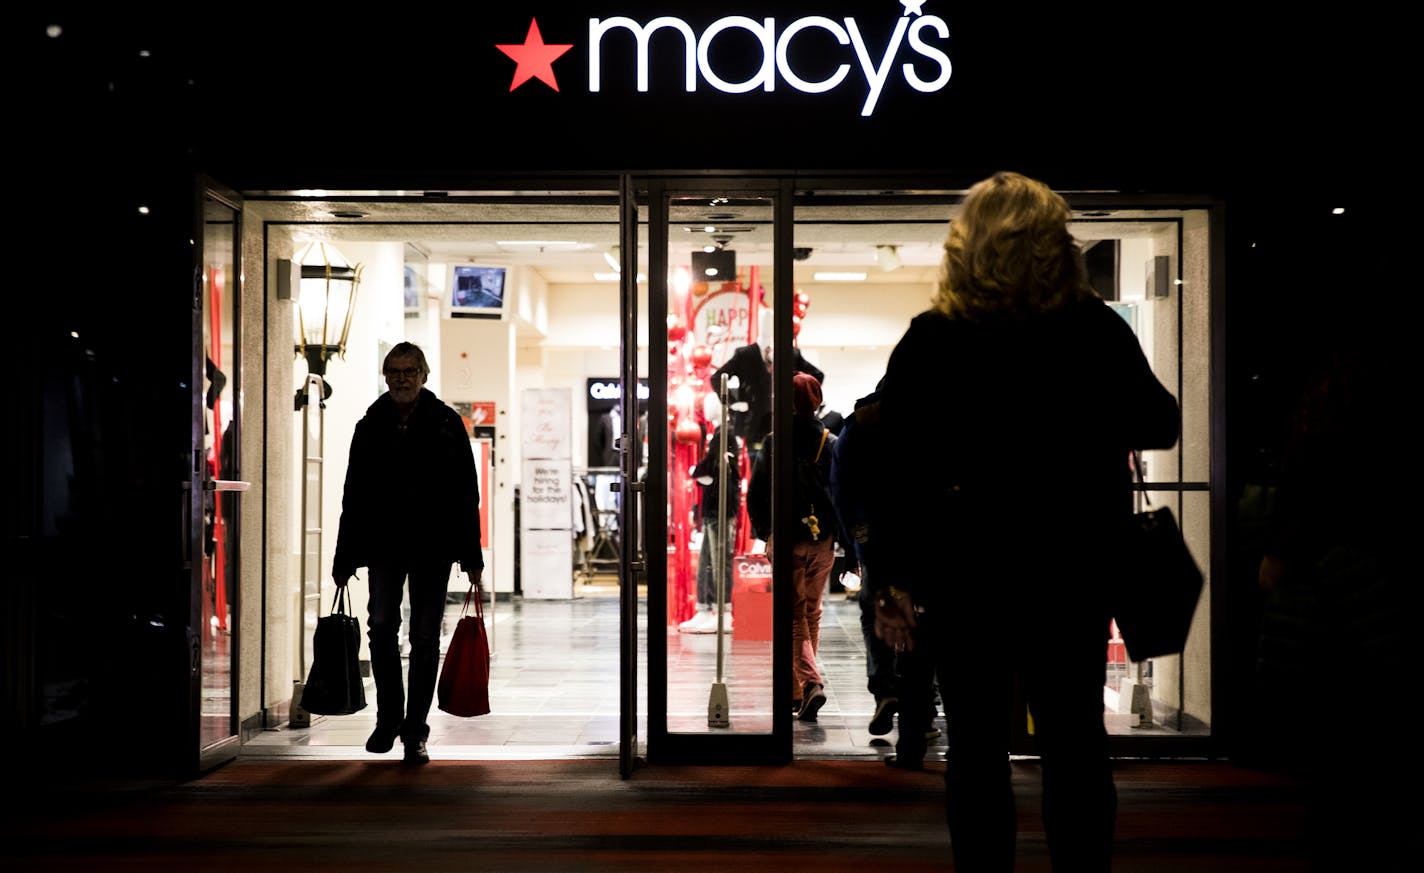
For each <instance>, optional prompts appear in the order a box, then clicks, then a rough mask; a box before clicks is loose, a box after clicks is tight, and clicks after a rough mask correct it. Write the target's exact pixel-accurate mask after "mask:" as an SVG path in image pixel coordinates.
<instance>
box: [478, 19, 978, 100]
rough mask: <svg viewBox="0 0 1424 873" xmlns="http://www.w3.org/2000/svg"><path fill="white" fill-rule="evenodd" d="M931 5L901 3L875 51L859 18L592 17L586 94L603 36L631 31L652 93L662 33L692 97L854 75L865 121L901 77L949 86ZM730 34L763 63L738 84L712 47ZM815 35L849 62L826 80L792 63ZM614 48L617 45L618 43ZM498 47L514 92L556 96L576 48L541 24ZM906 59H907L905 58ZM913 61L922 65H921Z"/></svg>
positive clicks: (923, 88)
mask: <svg viewBox="0 0 1424 873" xmlns="http://www.w3.org/2000/svg"><path fill="white" fill-rule="evenodd" d="M926 2H927V0H901V2H900V5H901V6H903V7H904V11H903V13H902V14H901V15H900V16H899V18H898V19H897V20H896V22H895V28H894V30H893V31H892V32H891V34H890V37H889V39H888V40H887V41H886V44H885V45H883V46H875V47H872V46H871V45H869V44H867V42H866V40H865V37H864V35H863V34H862V33H861V30H860V26H859V25H858V24H857V23H856V19H855V18H853V17H849V16H848V17H846V18H844V19H841V20H840V21H837V20H835V19H832V18H828V17H825V16H820V15H810V16H806V17H804V18H798V19H796V20H795V21H792V22H790V23H788V24H785V25H782V26H779V27H778V25H777V21H776V19H775V18H770V17H768V18H763V19H761V20H757V19H754V18H749V17H746V16H742V15H729V16H726V17H725V18H719V19H717V20H716V21H714V22H712V23H711V24H710V25H708V26H707V28H706V29H705V30H703V31H702V32H701V33H700V34H699V33H697V32H695V31H694V30H693V29H692V27H691V25H689V24H688V23H687V22H686V21H684V20H682V19H681V18H676V17H673V16H661V17H658V18H654V19H652V20H650V21H648V22H647V23H645V24H640V23H639V22H637V21H635V20H633V19H632V18H627V17H624V16H615V17H613V18H590V19H589V20H588V46H589V52H588V90H589V92H590V93H598V92H600V91H602V89H603V63H604V53H605V47H604V38H605V37H609V36H610V35H613V34H618V35H620V36H621V35H622V34H623V33H624V32H626V33H627V34H631V35H632V37H633V42H634V46H635V48H636V63H637V67H636V70H637V72H636V82H637V90H638V91H639V92H647V91H648V89H649V86H650V82H651V79H652V72H651V71H650V69H649V60H648V58H649V44H650V42H651V41H652V37H653V35H654V34H655V33H658V32H660V31H662V32H665V33H666V34H668V35H677V36H680V37H681V40H682V49H683V51H682V58H683V63H682V82H683V88H684V90H686V91H687V92H688V93H695V92H696V91H697V89H698V87H699V85H700V84H702V83H705V84H706V85H708V86H710V87H711V88H713V89H714V90H717V91H720V92H722V93H724V94H742V93H746V92H748V91H754V90H756V89H761V90H762V91H765V92H772V91H775V90H776V88H777V85H778V83H783V84H785V85H787V86H789V87H791V88H793V89H795V90H797V91H800V92H802V93H806V94H821V93H825V92H827V91H831V90H833V89H835V88H839V87H841V86H843V85H846V83H847V80H850V79H851V73H852V70H856V71H858V72H859V74H860V75H859V77H858V79H856V80H855V81H862V82H863V83H864V85H865V87H866V89H867V93H866V97H865V102H864V104H863V105H862V107H861V110H860V114H861V115H862V116H865V117H868V116H870V115H871V114H872V113H873V112H874V111H875V105H876V103H877V102H879V100H880V95H881V94H882V93H883V91H884V89H885V87H886V85H887V84H888V83H889V82H891V81H892V77H894V76H895V75H896V74H897V73H898V77H899V78H901V79H903V80H904V82H905V83H906V84H907V85H909V86H910V87H911V88H913V89H914V90H916V91H919V92H922V93H932V92H935V91H939V90H941V89H942V88H944V86H945V85H946V84H948V83H949V77H950V72H951V70H952V67H953V65H952V64H951V63H950V60H949V55H947V54H945V52H944V50H943V49H942V48H941V46H942V45H943V43H944V42H945V41H947V40H948V38H949V25H947V24H946V23H945V21H944V19H942V18H940V17H939V16H937V15H925V14H924V12H923V6H924V5H925V3H926ZM733 31H744V32H745V33H746V34H750V35H751V37H752V38H753V40H754V41H755V43H756V44H757V45H758V46H759V47H760V51H761V60H760V63H759V64H756V65H755V72H753V73H752V74H751V75H749V76H747V77H746V78H743V79H740V80H738V81H732V80H729V79H727V78H725V77H723V76H722V75H721V74H720V73H719V72H718V70H717V69H716V68H715V67H714V65H713V62H712V51H711V47H712V44H713V42H714V41H715V40H716V39H717V38H718V37H719V36H722V35H724V34H727V33H729V32H733ZM814 31H822V32H824V33H825V34H829V35H830V37H831V38H833V39H834V40H835V42H836V43H837V44H839V45H840V46H843V47H845V49H844V56H845V61H844V62H843V63H840V64H837V65H836V66H835V68H834V69H833V70H832V71H830V72H829V73H828V74H822V76H821V78H808V76H809V75H811V74H803V72H802V71H801V69H799V68H798V66H797V63H796V59H795V58H796V55H795V51H794V45H795V44H796V43H797V41H798V40H800V39H802V38H804V37H805V36H806V35H807V34H808V33H811V32H814ZM614 44H615V45H616V44H617V41H616V40H615V41H614ZM496 48H498V49H499V50H500V51H502V52H504V53H505V54H506V55H508V56H509V57H510V58H512V59H513V60H514V61H515V62H516V64H517V67H516V68H515V72H514V79H513V81H512V82H511V83H510V86H509V90H510V91H513V90H515V89H516V88H518V87H519V86H521V85H523V84H524V83H525V82H527V81H529V80H530V79H539V80H540V81H542V82H544V83H545V84H546V85H548V86H550V87H551V88H553V89H554V90H555V91H557V90H559V84H558V79H557V77H556V76H555V74H554V69H553V63H554V61H555V60H557V59H558V58H559V57H561V56H562V55H563V54H564V53H565V52H567V51H568V50H569V49H571V48H573V45H572V44H553V43H545V42H544V38H543V36H542V35H541V34H540V32H539V24H538V21H537V20H536V19H530V22H529V33H528V35H527V36H526V37H525V39H524V43H523V44H522V45H498V46H496ZM610 51H611V49H610ZM906 57H908V60H902V58H906ZM819 60H820V58H819V57H818V61H819ZM852 61H854V63H852ZM916 61H919V62H920V65H919V66H917V65H916V63H915V62H916ZM925 74H928V76H927V75H925ZM846 87H850V86H849V85H846Z"/></svg>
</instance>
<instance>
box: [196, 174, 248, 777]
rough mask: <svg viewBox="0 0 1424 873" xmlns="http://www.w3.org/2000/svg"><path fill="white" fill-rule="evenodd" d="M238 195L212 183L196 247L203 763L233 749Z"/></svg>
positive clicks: (242, 487)
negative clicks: (199, 245) (200, 376)
mask: <svg viewBox="0 0 1424 873" xmlns="http://www.w3.org/2000/svg"><path fill="white" fill-rule="evenodd" d="M241 208H242V207H241V201H240V200H239V199H238V198H237V197H236V196H235V195H233V194H232V193H231V192H226V191H220V190H218V189H217V188H215V187H209V188H208V189H207V190H205V191H204V192H203V199H202V204H201V213H202V214H201V221H202V233H201V240H202V244H201V249H200V254H199V272H198V277H197V281H198V285H199V294H198V300H197V303H198V306H197V310H198V312H197V316H198V318H197V320H198V324H197V325H195V329H194V331H193V336H194V338H195V339H197V340H200V342H201V348H195V349H194V353H195V356H197V355H200V356H201V357H200V358H199V360H200V361H201V367H202V378H201V379H198V380H195V383H194V384H195V385H198V386H201V392H200V393H201V396H200V398H199V401H200V404H201V407H200V410H199V418H200V419H201V427H197V426H195V428H194V431H195V437H196V439H195V443H196V451H197V459H196V460H197V464H198V472H199V474H200V475H199V477H198V480H199V481H200V483H201V495H202V497H201V506H202V531H203V534H202V548H201V552H200V554H199V556H198V560H195V561H193V569H194V577H195V578H194V582H193V599H192V607H191V621H190V627H191V628H192V629H193V630H192V632H191V638H192V643H193V645H194V646H195V649H196V650H195V652H194V656H195V657H194V659H193V665H194V675H193V676H192V681H193V682H194V683H195V684H196V693H195V696H194V698H193V701H194V707H193V708H194V713H193V718H194V719H195V720H196V731H197V741H198V764H199V768H200V769H208V768H210V767H213V766H216V765H217V764H220V763H222V762H223V761H226V760H228V759H230V758H232V757H233V756H235V755H236V754H237V748H238V731H237V707H236V704H237V701H236V694H235V683H234V677H235V676H236V675H237V652H238V645H237V639H238V636H237V630H238V629H237V615H238V611H237V591H238V587H239V586H238V579H239V576H238V567H239V563H238V557H239V548H238V530H239V527H238V524H239V505H240V503H239V502H240V499H241V495H242V493H243V492H244V491H246V490H247V489H248V482H246V481H244V480H243V478H242V455H241V439H240V435H239V434H240V427H239V425H240V420H241V393H240V391H239V390H238V386H239V385H240V384H241V383H240V379H241V373H242V367H241V360H240V352H241V348H242V347H241V343H240V341H239V340H240V337H239V331H238V328H239V318H238V313H239V310H240V305H239V304H240V299H241V293H242V282H241V275H242V274H241V269H240V259H239V256H238V252H239V247H238V240H239V233H240V229H241V223H240V214H241ZM195 345H197V343H195Z"/></svg>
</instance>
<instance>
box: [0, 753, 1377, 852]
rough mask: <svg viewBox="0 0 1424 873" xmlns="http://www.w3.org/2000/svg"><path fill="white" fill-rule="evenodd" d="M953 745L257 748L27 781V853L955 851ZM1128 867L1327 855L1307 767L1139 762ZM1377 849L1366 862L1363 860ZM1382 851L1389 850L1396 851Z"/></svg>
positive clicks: (1029, 821)
mask: <svg viewBox="0 0 1424 873" xmlns="http://www.w3.org/2000/svg"><path fill="white" fill-rule="evenodd" d="M942 768H943V765H938V766H934V765H932V766H931V769H930V770H928V771H927V772H924V773H906V772H901V771H898V770H894V769H891V768H888V767H885V766H883V765H881V764H879V763H878V762H865V761H804V762H803V761H798V762H796V763H793V764H789V765H786V766H784V767H657V766H650V765H643V766H641V767H640V768H639V769H638V770H637V771H636V772H635V773H634V775H633V777H632V778H630V779H627V780H623V779H620V778H619V777H618V772H617V763H616V761H613V760H599V759H581V760H562V761H499V762H469V761H440V760H437V761H435V762H434V763H432V764H430V765H428V766H426V767H423V768H411V767H406V766H403V765H401V764H400V763H399V762H397V761H390V760H384V759H383V760H376V761H360V760H358V761H349V760H339V761H308V760H302V761H290V760H260V759H259V760H246V759H239V760H238V761H235V762H233V763H231V764H228V765H226V766H224V767H222V768H220V769H218V770H216V771H214V772H213V773H211V774H208V775H206V776H204V777H201V778H199V779H196V780H193V781H190V782H183V783H177V784H133V783H129V784H109V785H94V784H91V785H86V786H82V787H80V786H70V787H67V788H66V787H62V786H48V787H46V788H43V789H39V790H38V791H36V792H35V796H32V797H28V798H25V797H19V796H15V795H12V798H11V800H12V804H13V805H14V806H15V807H16V808H15V809H14V811H13V812H12V813H11V814H10V815H8V816H6V817H5V818H4V826H3V827H0V837H3V846H4V848H3V849H0V868H3V869H5V870H7V871H29V870H36V871H38V870H45V871H86V873H87V871H94V870H104V871H109V873H114V871H167V870H174V871H178V870H182V871H192V870H203V871H205V873H209V871H239V870H240V871H247V873H250V871H262V873H281V871H303V873H321V871H343V873H362V871H412V873H438V871H446V870H450V871H455V870H480V871H509V873H524V871H531V873H532V871H658V873H662V871H704V870H705V871H718V873H747V871H759V870H777V871H799V870H811V871H818V873H820V871H825V873H830V871H856V873H866V871H875V873H885V871H912V870H948V869H950V865H949V862H948V857H949V854H948V853H949V839H948V836H947V834H946V831H945V827H944V819H943V802H942V798H941V776H942ZM1013 768H1014V780H1015V786H1016V791H1017V792H1018V796H1019V798H1020V809H1019V820H1020V822H1019V865H1018V868H1017V870H1018V871H1020V873H1034V871H1047V870H1048V869H1049V868H1048V861H1047V852H1046V848H1045V845H1044V841H1043V831H1042V825H1041V821H1040V819H1039V814H1038V801H1039V791H1038V767H1037V764H1036V763H1035V762H1033V761H1020V762H1015V763H1014V765H1013ZM1117 785H1118V792H1119V799H1120V810H1119V818H1118V843H1117V846H1118V853H1117V861H1116V864H1115V866H1114V870H1115V871H1117V873H1139V871H1140V873H1178V871H1182V873H1185V871H1214V873H1246V871H1250V873H1284V871H1305V870H1310V869H1312V867H1311V864H1310V863H1309V857H1308V855H1309V852H1308V850H1307V846H1308V841H1307V813H1308V809H1307V797H1306V792H1305V789H1304V786H1303V785H1301V784H1300V783H1299V782H1298V781H1295V780H1293V779H1290V778H1286V777H1282V776H1276V775H1272V774H1268V773H1262V772H1256V771H1253V770H1248V769H1243V768H1240V767H1235V766H1231V765H1228V764H1221V763H1208V762H1171V763H1159V762H1154V763H1147V762H1122V763H1120V764H1119V766H1118V771H1117ZM1355 869H1365V868H1355ZM1376 869H1377V868H1376Z"/></svg>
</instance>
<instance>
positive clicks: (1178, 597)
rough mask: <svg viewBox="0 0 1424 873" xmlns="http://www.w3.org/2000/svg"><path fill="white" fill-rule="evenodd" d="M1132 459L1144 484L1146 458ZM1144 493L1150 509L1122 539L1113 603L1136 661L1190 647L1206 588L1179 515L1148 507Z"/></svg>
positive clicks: (1138, 516) (1119, 626) (1137, 515)
mask: <svg viewBox="0 0 1424 873" xmlns="http://www.w3.org/2000/svg"><path fill="white" fill-rule="evenodd" d="M1132 460H1133V466H1134V467H1135V468H1136V470H1137V481H1138V484H1139V485H1142V484H1143V476H1142V458H1141V456H1140V455H1138V454H1137V453H1135V452H1134V453H1133V459H1132ZM1141 493H1142V499H1143V502H1144V504H1145V505H1146V506H1147V507H1149V508H1146V509H1144V510H1142V511H1140V512H1137V513H1134V514H1133V516H1132V521H1131V523H1130V524H1129V525H1128V527H1127V531H1126V534H1125V535H1124V536H1123V538H1122V544H1121V546H1122V553H1121V554H1120V555H1119V558H1120V560H1121V563H1120V565H1119V566H1120V570H1119V572H1118V574H1117V580H1116V586H1115V588H1116V590H1115V591H1114V594H1113V604H1112V605H1113V618H1114V620H1116V621H1117V629H1118V631H1120V632H1121V634H1122V640H1123V643H1124V644H1125V645H1126V647H1127V656H1128V658H1130V659H1131V660H1133V661H1136V662H1141V661H1145V660H1147V659H1148V658H1159V657H1162V656H1164V655H1175V654H1177V653H1179V652H1181V651H1182V650H1183V649H1185V648H1186V645H1187V633H1188V632H1189V631H1190V630H1191V626H1192V616H1193V615H1195V614H1196V609H1197V600H1198V599H1199V598H1200V597H1201V589H1202V573H1201V569H1200V568H1199V567H1198V566H1197V562H1196V560H1195V559H1193V558H1192V553H1191V550H1190V549H1189V548H1187V543H1186V540H1184V539H1183V538H1182V531H1181V528H1179V527H1178V526H1177V518H1176V516H1175V515H1173V514H1172V510H1171V509H1170V508H1168V507H1165V506H1163V507H1159V508H1156V509H1153V508H1150V507H1151V503H1152V502H1151V500H1149V499H1148V498H1147V491H1146V489H1145V487H1144V488H1143V490H1142V492H1141Z"/></svg>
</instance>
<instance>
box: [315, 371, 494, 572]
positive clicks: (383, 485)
mask: <svg viewBox="0 0 1424 873" xmlns="http://www.w3.org/2000/svg"><path fill="white" fill-rule="evenodd" d="M425 560H432V561H459V562H460V563H461V564H462V565H463V567H464V568H465V569H466V570H469V569H471V568H474V567H483V566H484V559H483V557H482V555H481V552H480V486H479V476H478V474H477V473H476V471H475V457H474V451H473V450H472V449H471V447H470V436H469V434H468V432H467V431H466V430H465V424H464V421H463V420H462V419H461V418H460V414H459V413H458V412H456V411H455V410H454V409H452V408H451V407H450V406H448V405H446V404H445V403H444V402H442V401H441V400H440V398H438V397H436V396H435V394H434V393H432V392H431V391H429V390H428V389H424V388H422V389H421V391H420V399H419V400H418V401H417V402H416V406H415V409H414V410H413V411H412V412H411V415H410V418H409V419H408V420H407V422H406V428H405V429H404V430H402V429H401V427H400V413H399V412H398V411H397V410H396V404H395V401H393V400H392V399H391V396H390V394H382V395H381V396H380V397H378V398H377V399H376V402H375V403H372V404H371V406H370V407H369V408H368V409H367V410H366V414H365V416H364V417H362V419H361V420H360V421H359V422H357V423H356V431H355V433H354V434H353V435H352V437H351V456H350V462H349V464H348V465H347V467H346V485H345V490H344V492H343V494H342V498H341V522H340V527H339V529H338V532H337V537H336V554H335V557H334V559H333V561H332V569H333V572H334V573H335V574H336V575H337V576H340V577H342V578H346V577H347V576H349V575H350V573H351V572H353V571H355V569H356V568H357V567H370V566H371V565H372V564H387V563H391V564H396V565H408V564H409V563H410V562H411V561H425Z"/></svg>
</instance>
